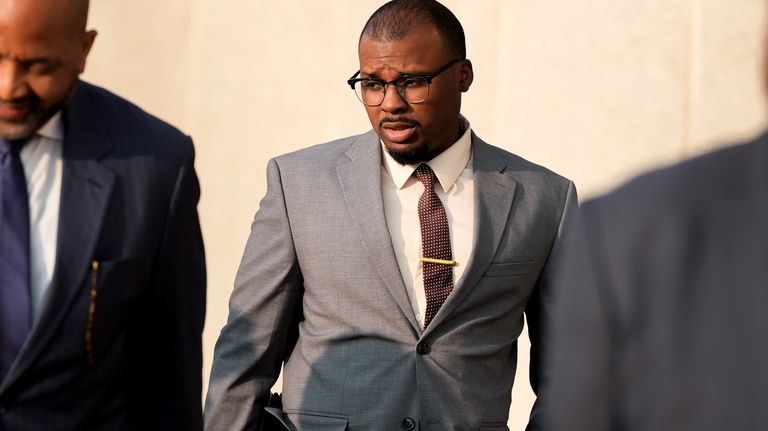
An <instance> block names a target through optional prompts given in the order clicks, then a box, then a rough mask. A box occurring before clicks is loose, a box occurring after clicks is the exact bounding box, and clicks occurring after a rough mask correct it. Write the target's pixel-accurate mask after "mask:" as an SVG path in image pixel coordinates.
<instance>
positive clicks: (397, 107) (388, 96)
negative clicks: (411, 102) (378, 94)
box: [381, 84, 408, 114]
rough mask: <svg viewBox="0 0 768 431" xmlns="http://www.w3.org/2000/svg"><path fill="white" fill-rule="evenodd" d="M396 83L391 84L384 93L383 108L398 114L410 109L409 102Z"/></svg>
mask: <svg viewBox="0 0 768 431" xmlns="http://www.w3.org/2000/svg"><path fill="white" fill-rule="evenodd" d="M397 90H398V89H397V87H396V86H395V85H394V84H389V85H387V87H386V91H385V93H384V100H383V101H382V102H381V109H382V110H383V111H385V112H388V113H390V114H396V113H400V112H404V111H407V110H408V102H406V101H405V100H404V99H403V96H401V95H400V93H399V92H398V91H397Z"/></svg>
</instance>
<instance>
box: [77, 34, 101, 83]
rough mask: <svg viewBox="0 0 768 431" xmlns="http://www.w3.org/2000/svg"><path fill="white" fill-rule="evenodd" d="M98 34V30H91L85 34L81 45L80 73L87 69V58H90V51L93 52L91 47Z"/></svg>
mask: <svg viewBox="0 0 768 431" xmlns="http://www.w3.org/2000/svg"><path fill="white" fill-rule="evenodd" d="M97 34H98V33H97V32H96V30H89V31H86V32H85V33H84V34H83V40H82V41H81V45H80V64H79V69H80V73H83V72H84V71H85V60H86V59H87V58H88V53H90V52H91V47H93V41H94V40H96V35H97Z"/></svg>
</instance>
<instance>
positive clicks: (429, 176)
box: [414, 163, 437, 189]
mask: <svg viewBox="0 0 768 431" xmlns="http://www.w3.org/2000/svg"><path fill="white" fill-rule="evenodd" d="M414 173H415V174H416V178H418V179H419V181H421V183H422V184H424V187H427V188H430V189H431V188H432V187H433V185H434V183H435V179H436V178H437V177H436V176H435V172H434V171H433V170H432V168H430V167H429V165H428V164H426V163H422V164H420V165H419V167H417V168H416V172H414Z"/></svg>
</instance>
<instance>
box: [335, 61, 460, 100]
mask: <svg viewBox="0 0 768 431" xmlns="http://www.w3.org/2000/svg"><path fill="white" fill-rule="evenodd" d="M460 61H462V59H461V58H457V59H454V60H451V61H450V62H449V63H448V64H446V65H445V66H443V67H441V68H440V69H438V70H437V72H434V73H425V74H421V73H414V74H405V75H402V76H400V77H399V78H397V79H393V80H391V81H384V80H383V79H377V78H357V75H359V74H360V71H359V70H358V71H357V72H355V74H354V75H352V77H351V78H349V79H348V80H347V84H349V86H350V87H351V88H352V89H353V90H355V94H356V95H357V98H358V99H360V101H361V102H363V104H365V105H366V106H379V105H381V104H382V103H383V102H384V96H386V94H387V86H389V85H394V86H395V88H396V89H397V94H399V95H400V97H402V98H403V100H405V101H406V102H408V103H421V102H423V101H425V100H427V97H429V85H430V84H431V83H432V80H433V79H435V77H437V75H439V74H441V73H443V72H445V71H446V70H448V68H449V67H451V66H453V65H454V64H456V63H458V62H460Z"/></svg>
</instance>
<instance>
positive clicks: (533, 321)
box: [525, 183, 578, 431]
mask: <svg viewBox="0 0 768 431" xmlns="http://www.w3.org/2000/svg"><path fill="white" fill-rule="evenodd" d="M577 211H578V197H577V194H576V188H575V186H574V185H573V183H569V185H568V191H567V193H566V196H565V200H564V202H563V205H562V211H561V213H560V221H559V225H558V229H557V234H556V236H555V240H554V242H553V244H552V247H551V249H550V253H549V257H548V258H547V262H546V264H545V265H544V269H543V270H542V272H541V275H540V277H539V280H538V282H537V284H536V287H535V288H534V289H533V292H532V294H531V298H530V299H529V301H528V304H527V305H526V308H525V315H526V322H527V324H528V337H529V338H530V341H531V352H530V373H529V376H530V382H531V388H532V389H533V392H534V393H535V394H536V396H537V398H536V401H535V403H534V405H533V409H532V410H531V417H530V421H529V423H528V426H527V427H526V430H527V431H534V430H542V429H544V428H542V426H541V404H542V403H543V402H544V401H545V400H544V397H543V396H542V391H541V387H542V386H543V385H544V384H545V383H546V382H547V380H548V379H549V373H548V370H549V367H548V364H547V359H548V358H549V355H548V350H549V347H550V344H551V342H552V340H551V338H552V320H553V317H554V296H555V293H556V290H555V289H556V286H555V279H556V271H557V269H558V266H559V264H560V261H561V259H562V258H563V252H564V250H563V240H564V236H565V234H566V232H567V231H568V228H569V226H570V224H571V223H570V221H571V219H572V218H573V217H574V215H575V213H576V212H577Z"/></svg>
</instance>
